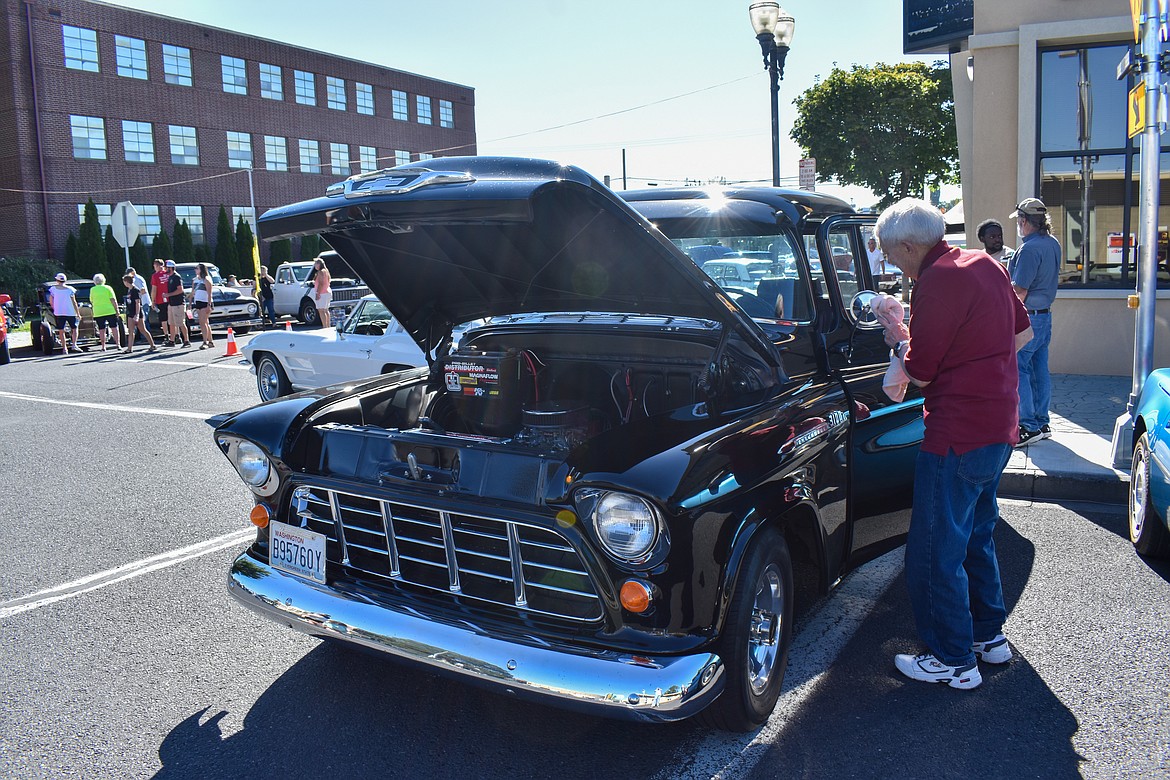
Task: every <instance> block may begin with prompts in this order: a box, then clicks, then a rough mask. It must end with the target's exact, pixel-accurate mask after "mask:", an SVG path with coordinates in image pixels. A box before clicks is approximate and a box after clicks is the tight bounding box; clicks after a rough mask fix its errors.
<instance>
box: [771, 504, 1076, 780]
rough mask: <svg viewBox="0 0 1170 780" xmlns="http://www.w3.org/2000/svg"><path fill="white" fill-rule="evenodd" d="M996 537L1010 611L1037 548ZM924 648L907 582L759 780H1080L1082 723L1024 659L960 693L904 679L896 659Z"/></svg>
mask: <svg viewBox="0 0 1170 780" xmlns="http://www.w3.org/2000/svg"><path fill="white" fill-rule="evenodd" d="M995 538H996V546H997V548H998V553H999V561H1000V569H1001V572H1002V578H1003V585H1004V600H1005V603H1006V604H1007V607H1008V610H1009V612H1010V611H1011V610H1012V609H1013V608H1014V607H1015V605H1016V604H1017V603H1018V601H1019V598H1020V595H1021V594H1022V592H1023V590H1024V586H1025V584H1026V583H1027V581H1028V578H1029V577H1030V576H1031V573H1032V567H1033V563H1034V559H1035V548H1034V546H1033V545H1032V543H1031V542H1029V541H1028V540H1027V539H1025V538H1024V537H1022V536H1020V535H1019V534H1018V533H1017V532H1016V531H1015V530H1014V529H1012V528H1011V526H1009V525H1007V524H1006V523H1001V524H1000V525H999V527H998V528H997V530H996V537H995ZM919 647H920V645H919V644H918V640H917V638H916V634H915V630H914V620H913V617H912V616H911V614H910V606H909V601H908V596H907V593H906V584H905V579H904V578H899V580H898V581H897V582H896V583H895V584H894V585H893V586H892V587H891V588H890V590H889V592H888V593H887V594H886V595H885V597H884V598H882V599H881V601H880V602H879V603H878V606H877V608H876V609H875V610H874V611H873V613H871V615H870V616H869V618H868V619H867V620H866V621H865V623H864V624H863V625H862V627H861V630H860V631H858V632H857V634H855V635H854V637H853V639H852V640H851V641H850V642H849V644H848V645H847V646H846V647H845V649H844V650H843V651H842V653H841V656H840V657H839V658H838V660H837V663H836V664H834V666H833V667H832V669H831V671H830V672H829V673H828V675H827V676H826V679H825V680H823V681H822V683H821V685H820V687H819V689H818V692H817V693H816V694H814V695H813V696H812V697H810V698H809V699H808V700H807V701H806V702H805V703H804V706H803V707H801V709H800V711H799V712H798V713H797V714H796V715H795V717H794V718H793V719H792V721H790V722H789V724H788V725H787V726H786V728H785V735H784V737H783V739H782V740H781V741H780V742H779V743H778V744H776V745H775V746H773V747H771V748H770V749H769V751H768V752H767V754H766V755H765V756H764V757H763V758H762V760H761V761H760V762H759V763H758V764H757V765H756V767H755V769H754V771H753V772H752V774H751V777H753V778H759V779H761V780H762V779H763V778H775V777H815V778H818V780H820V779H822V778H857V777H875V778H877V777H881V778H884V777H930V778H964V779H966V778H972V777H988V778H990V777H1049V778H1062V777H1078V776H1079V766H1080V764H1079V761H1080V757H1079V756H1078V754H1077V753H1076V752H1075V750H1074V749H1073V746H1072V737H1073V735H1074V734H1075V733H1076V731H1077V721H1076V719H1075V718H1074V717H1073V715H1072V713H1070V712H1069V711H1068V709H1066V708H1065V706H1064V705H1063V704H1062V703H1061V702H1060V701H1059V700H1058V699H1057V698H1056V696H1055V695H1054V694H1053V693H1052V691H1050V690H1049V689H1048V687H1047V685H1046V684H1045V683H1044V681H1043V680H1042V679H1041V678H1040V676H1039V675H1038V674H1037V673H1036V672H1035V671H1034V670H1033V669H1032V667H1031V666H1030V665H1029V663H1028V660H1027V659H1026V658H1022V657H1020V656H1019V654H1018V653H1017V656H1016V659H1015V660H1014V661H1013V662H1012V663H1011V664H1008V665H1006V666H1000V667H996V666H990V665H987V664H983V665H981V671H982V673H983V685H982V686H981V687H980V688H978V689H976V690H974V691H958V690H953V689H951V688H948V687H947V686H945V685H929V684H926V683H918V682H912V681H910V680H906V679H905V678H903V677H902V676H901V675H900V674H898V672H897V671H896V670H895V669H894V665H893V657H894V654H896V653H905V652H912V651H913V652H917V650H918V648H919Z"/></svg>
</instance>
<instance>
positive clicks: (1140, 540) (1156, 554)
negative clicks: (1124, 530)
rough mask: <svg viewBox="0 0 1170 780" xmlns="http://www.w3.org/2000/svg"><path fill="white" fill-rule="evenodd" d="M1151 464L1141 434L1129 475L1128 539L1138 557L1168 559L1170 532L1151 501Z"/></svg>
mask: <svg viewBox="0 0 1170 780" xmlns="http://www.w3.org/2000/svg"><path fill="white" fill-rule="evenodd" d="M1152 465H1153V463H1152V461H1151V459H1150V439H1149V435H1148V434H1145V433H1143V434H1142V435H1141V437H1140V438H1138V441H1137V446H1135V447H1134V448H1133V465H1132V469H1131V470H1130V472H1129V540H1130V541H1131V542H1132V543H1133V547H1134V549H1135V550H1137V552H1138V555H1144V556H1147V557H1150V558H1170V533H1168V532H1167V531H1166V526H1165V525H1164V524H1163V523H1162V518H1160V517H1158V512H1157V511H1156V510H1155V509H1154V506H1153V502H1152V501H1151V499H1150V468H1151V467H1152Z"/></svg>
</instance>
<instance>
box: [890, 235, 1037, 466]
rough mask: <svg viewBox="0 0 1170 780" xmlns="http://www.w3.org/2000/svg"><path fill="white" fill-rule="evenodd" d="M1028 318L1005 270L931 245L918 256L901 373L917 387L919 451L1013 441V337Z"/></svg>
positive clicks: (972, 254)
mask: <svg viewBox="0 0 1170 780" xmlns="http://www.w3.org/2000/svg"><path fill="white" fill-rule="evenodd" d="M1028 325H1029V322H1028V312H1027V310H1026V309H1025V308H1024V304H1022V303H1021V302H1020V299H1019V298H1017V297H1016V294H1015V292H1014V291H1013V290H1012V285H1011V282H1010V281H1009V279H1008V276H1007V272H1006V271H1004V268H1003V266H1002V265H1000V264H999V263H998V262H996V261H995V260H992V259H991V257H990V256H988V255H987V254H986V253H985V252H978V251H971V250H965V249H957V248H952V247H950V246H948V245H947V242H946V241H940V242H938V243H937V244H936V245H935V246H934V248H932V249H931V250H930V251H929V252H927V253H926V258H925V259H924V260H923V262H922V268H921V270H920V271H919V272H918V281H917V283H916V284H915V287H914V297H913V299H912V302H911V306H910V345H909V347H908V348H907V350H906V353H905V365H906V372H907V373H908V374H910V376H912V377H914V378H915V379H918V380H921V381H923V382H930V384H929V385H927V386H926V387H924V388H923V389H922V396H923V399H924V401H925V423H926V436H925V438H924V439H923V441H922V449H923V450H925V451H926V452H930V453H933V454H935V455H946V454H947V451H948V450H954V452H955V454H957V455H962V454H963V453H965V452H970V451H971V450H974V449H978V448H979V447H986V446H988V445H990V444H1015V443H1016V441H1017V440H1018V437H1019V424H1020V421H1019V404H1020V398H1019V394H1018V387H1019V376H1018V373H1017V371H1016V343H1015V337H1016V334H1017V333H1022V332H1023V331H1025V330H1027V328H1028Z"/></svg>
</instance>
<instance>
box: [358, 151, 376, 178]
mask: <svg viewBox="0 0 1170 780" xmlns="http://www.w3.org/2000/svg"><path fill="white" fill-rule="evenodd" d="M358 164H359V168H360V169H361V172H362V173H369V172H370V171H376V170H378V152H377V151H376V150H375V149H374V147H372V146H359V147H358Z"/></svg>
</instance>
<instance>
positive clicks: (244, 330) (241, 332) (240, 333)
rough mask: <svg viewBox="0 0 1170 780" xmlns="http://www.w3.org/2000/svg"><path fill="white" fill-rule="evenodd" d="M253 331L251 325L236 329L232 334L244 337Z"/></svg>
mask: <svg viewBox="0 0 1170 780" xmlns="http://www.w3.org/2000/svg"><path fill="white" fill-rule="evenodd" d="M251 329H252V327H251V326H250V325H241V326H240V327H238V328H234V329H233V330H232V333H233V334H235V335H236V336H243V335H245V334H246V333H247V332H248V331H250V330H251Z"/></svg>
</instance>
